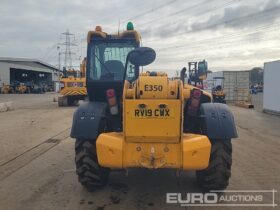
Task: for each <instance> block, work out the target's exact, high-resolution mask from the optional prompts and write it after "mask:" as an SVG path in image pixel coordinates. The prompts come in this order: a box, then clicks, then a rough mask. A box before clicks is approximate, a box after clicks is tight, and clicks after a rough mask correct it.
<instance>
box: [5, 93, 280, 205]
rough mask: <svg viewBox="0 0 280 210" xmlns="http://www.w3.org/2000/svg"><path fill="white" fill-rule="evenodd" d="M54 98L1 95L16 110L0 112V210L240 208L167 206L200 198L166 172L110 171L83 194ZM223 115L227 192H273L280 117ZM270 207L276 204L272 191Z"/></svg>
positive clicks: (185, 179)
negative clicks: (228, 152) (181, 197)
mask: <svg viewBox="0 0 280 210" xmlns="http://www.w3.org/2000/svg"><path fill="white" fill-rule="evenodd" d="M53 96H55V95H54V94H44V95H27V96H26V97H25V95H24V96H23V95H4V97H3V95H0V101H2V100H8V101H10V100H12V101H14V102H15V104H16V110H14V111H10V112H5V113H0V130H1V132H0V141H1V142H0V143H1V145H2V146H1V147H0V161H1V164H0V209H5V210H10V209H11V210H17V209H20V210H25V209H28V210H32V209H34V210H37V209H42V210H43V209H44V210H45V209H46V210H47V209H50V210H54V209H67V210H72V209H73V210H74V209H75V210H76V209H98V210H101V209H129V210H130V209H160V210H163V209H192V208H193V209H247V208H245V207H187V208H186V207H181V206H179V205H177V204H167V203H166V193H167V192H181V193H186V192H201V191H200V189H199V188H198V186H197V183H196V181H195V174H194V172H193V171H189V172H183V173H181V174H180V176H176V173H175V171H173V170H156V171H151V170H145V169H130V170H129V171H128V176H127V174H126V173H124V172H121V171H115V172H112V173H111V175H110V181H109V184H108V185H107V186H105V187H104V188H102V189H100V190H97V191H95V192H91V193H90V192H87V191H86V190H85V189H83V188H82V187H81V186H80V185H79V183H78V181H77V177H76V174H75V165H74V140H73V139H71V138H70V137H69V128H70V126H71V121H72V114H73V111H74V109H75V108H73V107H68V108H58V107H57V104H56V103H54V102H52V98H53ZM230 108H231V110H232V111H233V113H234V115H235V120H236V125H237V129H238V134H239V138H238V139H235V140H233V166H232V177H231V180H230V185H229V187H228V190H272V189H276V190H279V187H280V176H279V174H280V166H279V162H280V155H279V150H280V130H279V125H280V117H277V116H273V115H268V114H264V113H262V112H259V111H256V110H249V109H244V108H239V107H234V106H230ZM265 197H267V199H268V198H270V197H271V195H270V194H269V193H268V194H267V195H266V196H265ZM275 201H276V203H278V204H279V201H280V199H279V192H278V194H277V193H276V195H275ZM268 208H271V207H251V209H268ZM274 209H276V208H274Z"/></svg>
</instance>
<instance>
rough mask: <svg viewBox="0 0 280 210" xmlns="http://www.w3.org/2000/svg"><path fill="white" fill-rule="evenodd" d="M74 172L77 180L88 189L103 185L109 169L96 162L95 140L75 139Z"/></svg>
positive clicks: (106, 179)
mask: <svg viewBox="0 0 280 210" xmlns="http://www.w3.org/2000/svg"><path fill="white" fill-rule="evenodd" d="M75 152H76V157H75V162H76V173H77V175H78V180H79V182H80V183H81V184H82V185H83V186H84V187H85V188H86V189H87V190H89V191H94V190H95V189H97V188H99V187H102V186H104V185H105V184H106V183H107V181H108V178H109V173H110V170H109V169H108V168H104V167H102V166H100V165H99V164H98V160H97V154H96V145H95V141H93V140H92V141H90V140H79V139H77V140H76V144H75Z"/></svg>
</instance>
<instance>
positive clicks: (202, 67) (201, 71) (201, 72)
mask: <svg viewBox="0 0 280 210" xmlns="http://www.w3.org/2000/svg"><path fill="white" fill-rule="evenodd" d="M207 72H208V65H207V61H205V60H203V61H199V62H198V72H197V73H198V77H199V78H203V79H204V77H207Z"/></svg>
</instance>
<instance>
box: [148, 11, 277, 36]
mask: <svg viewBox="0 0 280 210" xmlns="http://www.w3.org/2000/svg"><path fill="white" fill-rule="evenodd" d="M279 9H280V5H278V6H276V7H272V8H269V9H266V10H262V11H260V12H256V13H251V14H249V15H246V16H241V17H237V18H233V19H230V20H227V21H222V22H218V23H214V24H212V25H209V26H207V27H202V28H198V29H195V30H191V31H189V32H186V31H183V32H181V33H177V34H173V35H171V36H169V37H168V38H170V37H173V36H181V35H186V34H188V33H195V32H199V31H203V30H207V29H212V28H215V27H217V26H220V25H227V24H230V23H234V22H237V21H244V20H246V19H249V18H253V17H257V16H260V15H263V14H266V13H268V12H271V11H277V10H279ZM158 39H159V38H154V39H150V40H149V41H151V40H158Z"/></svg>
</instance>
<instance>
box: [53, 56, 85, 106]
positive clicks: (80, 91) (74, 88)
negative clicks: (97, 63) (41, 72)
mask: <svg viewBox="0 0 280 210" xmlns="http://www.w3.org/2000/svg"><path fill="white" fill-rule="evenodd" d="M85 74H86V58H84V60H83V62H82V64H81V65H80V71H77V70H75V69H68V70H66V68H64V69H63V75H62V77H61V78H60V94H61V95H60V96H59V97H58V106H73V105H76V104H77V103H78V101H79V100H84V99H85V98H86V96H87V89H86V75H85Z"/></svg>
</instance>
